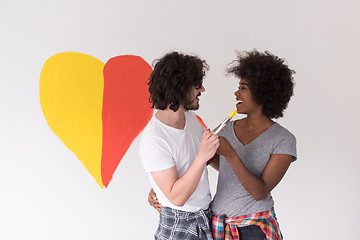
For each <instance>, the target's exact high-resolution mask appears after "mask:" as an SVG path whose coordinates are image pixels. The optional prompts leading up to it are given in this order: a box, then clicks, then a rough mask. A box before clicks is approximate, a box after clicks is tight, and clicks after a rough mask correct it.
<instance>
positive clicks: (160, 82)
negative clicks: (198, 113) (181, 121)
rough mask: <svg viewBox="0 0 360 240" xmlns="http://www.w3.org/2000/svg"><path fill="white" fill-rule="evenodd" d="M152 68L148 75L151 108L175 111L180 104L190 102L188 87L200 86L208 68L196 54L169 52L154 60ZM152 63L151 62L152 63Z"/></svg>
mask: <svg viewBox="0 0 360 240" xmlns="http://www.w3.org/2000/svg"><path fill="white" fill-rule="evenodd" d="M154 63H155V65H154V70H153V72H152V73H151V75H150V77H149V82H148V85H149V92H150V98H149V101H150V102H151V103H152V108H154V107H155V108H156V109H160V110H164V109H166V108H167V106H168V105H169V104H170V109H171V110H173V111H174V112H176V111H177V110H178V109H179V107H180V105H182V106H187V105H188V104H189V103H190V102H189V101H190V100H189V99H188V96H187V95H188V94H189V91H190V89H191V88H192V87H193V86H195V87H201V86H202V81H203V77H204V75H205V72H206V71H207V70H208V69H209V66H208V65H207V64H206V62H205V60H201V59H199V58H198V57H196V56H190V55H184V54H181V53H178V52H171V53H168V54H166V55H165V56H163V57H162V58H161V59H158V60H155V61H154ZM154 63H153V64H154Z"/></svg>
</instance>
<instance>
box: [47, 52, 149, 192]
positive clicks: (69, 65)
mask: <svg viewBox="0 0 360 240" xmlns="http://www.w3.org/2000/svg"><path fill="white" fill-rule="evenodd" d="M151 71H152V68H151V66H150V65H149V64H148V63H147V62H145V61H144V60H143V59H142V58H141V57H139V56H133V55H124V56H117V57H113V58H111V59H110V60H108V61H107V63H106V64H104V63H102V62H101V61H100V60H98V59H96V58H94V57H92V56H89V55H86V54H82V53H76V52H64V53H59V54H56V55H54V56H52V57H50V58H49V59H48V60H47V61H46V62H45V64H44V66H43V68H42V70H41V74H40V104H41V108H42V110H43V113H44V116H45V119H46V121H47V123H48V125H49V126H50V128H51V130H52V131H53V132H54V133H55V134H56V135H57V136H58V137H59V138H60V139H61V141H62V142H63V143H64V144H65V146H66V147H67V148H69V149H70V150H71V151H72V152H73V153H74V154H75V155H76V156H77V158H78V159H79V160H80V161H81V162H82V163H83V165H84V166H85V167H86V169H87V170H88V171H89V173H90V174H91V175H92V176H93V177H94V179H95V180H96V182H97V183H98V184H99V186H100V187H102V188H104V187H107V186H108V185H109V182H110V181H111V179H112V176H113V173H114V172H115V170H116V168H117V167H118V165H119V163H120V161H121V159H122V158H123V156H124V155H125V153H126V151H127V150H128V148H129V147H130V145H131V143H132V141H133V140H134V139H135V138H136V137H137V135H138V134H139V133H140V132H141V131H142V130H143V128H144V127H145V126H146V124H147V123H148V121H149V120H150V118H151V116H152V113H153V110H152V108H150V107H151V104H150V103H149V97H150V95H149V91H148V85H147V84H146V82H147V80H148V78H149V76H150V74H151Z"/></svg>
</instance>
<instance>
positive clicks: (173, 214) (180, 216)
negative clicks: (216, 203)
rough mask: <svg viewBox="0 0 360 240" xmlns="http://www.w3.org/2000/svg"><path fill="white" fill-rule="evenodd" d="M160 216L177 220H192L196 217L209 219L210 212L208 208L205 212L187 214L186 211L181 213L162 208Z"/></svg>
mask: <svg viewBox="0 0 360 240" xmlns="http://www.w3.org/2000/svg"><path fill="white" fill-rule="evenodd" d="M160 214H162V215H164V216H166V217H173V218H178V219H192V218H198V217H204V216H206V217H208V218H209V217H210V216H211V215H210V214H211V210H210V208H208V209H205V210H199V211H196V212H187V211H181V210H177V209H173V208H169V207H162V208H161V211H160Z"/></svg>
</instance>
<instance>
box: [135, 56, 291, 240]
mask: <svg viewBox="0 0 360 240" xmlns="http://www.w3.org/2000/svg"><path fill="white" fill-rule="evenodd" d="M208 68H209V67H208V65H207V64H206V62H205V61H204V60H201V59H199V58H198V57H196V56H190V55H184V54H181V53H178V52H171V53H168V54H166V55H165V56H163V57H162V58H161V59H159V60H157V61H156V62H155V65H154V70H153V72H152V73H151V75H150V77H149V83H148V84H149V92H150V102H151V103H152V106H153V108H155V109H157V111H156V113H155V114H154V116H153V117H152V119H151V120H150V121H149V123H148V125H147V126H146V127H145V129H144V131H143V133H142V137H141V141H140V148H139V155H140V159H141V162H142V164H143V166H144V168H145V170H146V172H147V173H148V176H149V179H150V182H151V186H152V188H153V190H154V192H155V193H156V200H154V199H153V197H154V196H155V193H154V192H153V191H151V192H150V194H149V202H150V203H151V205H153V206H154V207H155V208H157V209H158V210H159V212H160V221H159V226H158V229H157V231H156V233H155V239H239V237H240V238H241V239H242V240H250V239H261V240H263V239H282V235H281V232H280V229H279V225H278V222H277V219H276V216H275V212H274V201H273V198H272V196H271V191H272V189H273V188H274V187H275V186H276V185H277V184H278V183H279V182H280V180H281V179H282V177H283V176H284V175H285V173H286V171H287V169H288V168H289V166H290V164H291V162H293V161H295V160H296V139H295V137H294V135H293V134H292V133H291V132H289V131H288V130H287V129H286V128H284V127H282V126H281V125H280V124H279V123H277V122H274V121H273V120H272V119H276V118H279V117H282V116H283V111H284V110H285V109H286V107H287V105H288V102H289V101H290V98H291V96H292V95H293V86H294V83H293V76H292V75H293V73H294V71H293V70H290V69H289V68H288V66H287V65H286V64H285V63H284V60H283V59H280V58H278V57H277V56H274V55H272V54H271V53H269V52H258V51H256V50H253V51H251V52H245V53H240V54H239V55H238V59H237V60H235V61H234V62H233V63H232V65H231V66H230V68H229V69H228V72H229V73H232V74H234V75H235V76H236V77H238V79H239V85H238V89H236V91H235V96H234V97H235V98H236V100H237V104H236V110H237V112H238V113H240V114H245V115H246V117H244V118H242V119H239V120H236V121H230V122H229V124H227V125H226V126H225V127H224V128H223V129H222V130H221V131H220V132H219V133H218V134H214V131H210V130H204V128H203V127H202V126H201V124H200V123H199V122H198V121H197V119H196V118H195V114H194V113H193V112H192V111H193V110H197V109H198V108H199V96H200V95H201V93H202V92H204V91H205V88H204V86H203V77H204V75H205V72H206V71H207V70H208ZM229 94H230V93H229ZM207 165H210V166H212V167H213V168H215V169H216V170H218V171H219V179H218V186H217V191H216V194H215V196H214V198H213V199H212V198H211V194H210V188H209V180H208V176H207ZM160 204H161V205H160Z"/></svg>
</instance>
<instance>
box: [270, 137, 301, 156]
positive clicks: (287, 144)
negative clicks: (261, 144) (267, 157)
mask: <svg viewBox="0 0 360 240" xmlns="http://www.w3.org/2000/svg"><path fill="white" fill-rule="evenodd" d="M273 154H287V155H291V156H293V160H292V161H295V160H296V159H297V154H296V138H295V136H294V135H293V134H291V133H289V134H288V135H286V136H285V137H284V138H283V140H282V141H281V142H280V143H279V144H278V145H277V146H276V147H275V149H274V151H273Z"/></svg>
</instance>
